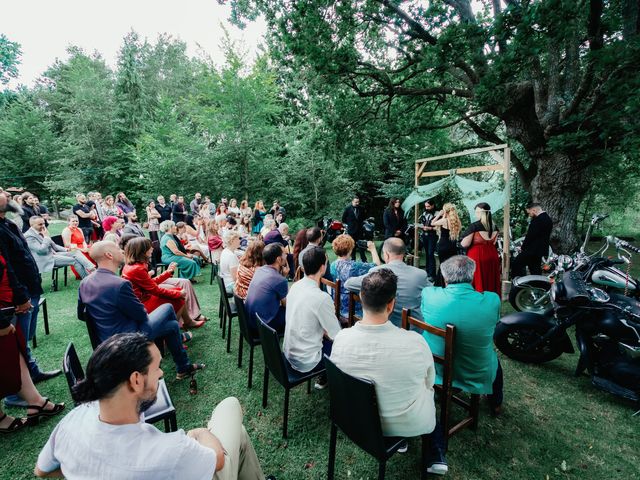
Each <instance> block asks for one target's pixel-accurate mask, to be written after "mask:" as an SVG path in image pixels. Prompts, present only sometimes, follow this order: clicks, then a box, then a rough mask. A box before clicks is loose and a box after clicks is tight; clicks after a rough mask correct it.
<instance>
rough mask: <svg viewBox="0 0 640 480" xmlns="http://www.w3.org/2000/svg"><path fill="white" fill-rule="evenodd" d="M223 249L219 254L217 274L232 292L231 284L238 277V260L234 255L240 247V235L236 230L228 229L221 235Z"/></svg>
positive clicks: (232, 284) (233, 283)
mask: <svg viewBox="0 0 640 480" xmlns="http://www.w3.org/2000/svg"><path fill="white" fill-rule="evenodd" d="M222 242H223V244H224V250H222V254H221V255H220V271H219V275H220V277H222V279H223V280H224V283H225V287H226V289H227V292H228V293H231V292H233V286H234V285H235V282H236V279H237V278H238V266H239V265H240V260H239V259H238V256H237V255H236V253H235V252H236V250H237V249H238V248H240V235H238V232H234V231H229V232H226V233H225V235H224V236H223V237H222Z"/></svg>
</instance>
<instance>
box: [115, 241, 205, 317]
mask: <svg viewBox="0 0 640 480" xmlns="http://www.w3.org/2000/svg"><path fill="white" fill-rule="evenodd" d="M152 255H153V245H152V244H151V240H149V239H148V238H141V237H136V238H133V239H131V240H129V241H128V242H127V245H126V247H125V249H124V258H125V263H126V265H125V266H124V269H123V270H122V278H124V279H126V280H129V281H130V282H131V285H132V287H133V293H134V294H135V296H136V297H138V299H140V301H141V302H142V303H143V305H144V308H145V310H146V311H147V313H151V312H153V311H154V310H155V309H156V308H158V307H159V306H160V305H164V304H166V303H170V304H171V306H172V307H173V310H174V311H175V312H176V316H177V317H178V318H179V319H181V320H182V322H181V323H182V324H183V325H184V326H185V327H186V328H199V327H201V326H202V325H204V321H199V322H196V321H194V320H195V319H192V318H190V317H189V308H188V307H187V306H186V302H187V293H186V292H185V291H183V290H182V289H180V287H176V286H173V285H168V284H167V285H163V284H164V281H165V280H167V279H169V278H171V277H172V276H173V272H175V270H176V268H177V264H176V263H172V264H170V265H169V267H168V268H167V270H166V271H165V272H164V273H162V274H160V275H158V276H157V277H154V278H151V275H149V264H150V262H151V257H152Z"/></svg>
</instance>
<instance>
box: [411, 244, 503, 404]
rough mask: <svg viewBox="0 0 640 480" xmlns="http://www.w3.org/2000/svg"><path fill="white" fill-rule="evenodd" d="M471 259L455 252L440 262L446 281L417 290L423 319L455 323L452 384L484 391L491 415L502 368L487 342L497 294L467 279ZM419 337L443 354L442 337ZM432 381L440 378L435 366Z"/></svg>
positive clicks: (495, 314)
mask: <svg viewBox="0 0 640 480" xmlns="http://www.w3.org/2000/svg"><path fill="white" fill-rule="evenodd" d="M475 268H476V264H475V262H474V261H473V260H472V259H471V258H469V257H467V256H465V255H456V256H454V257H451V258H450V259H449V260H447V261H446V262H444V263H443V264H442V265H440V269H441V271H442V276H443V277H444V281H445V284H446V287H445V288H442V287H428V288H425V289H424V290H423V291H422V316H423V318H424V320H425V322H427V323H429V324H431V325H433V326H435V327H438V328H445V326H446V325H447V324H448V323H450V324H451V325H453V326H454V327H456V339H455V354H456V356H455V360H454V362H453V386H454V387H455V388H460V389H461V390H464V391H465V392H469V393H477V394H487V395H488V400H489V406H490V407H491V411H492V413H493V414H494V415H497V414H500V413H501V412H502V368H501V366H500V362H499V361H498V356H497V355H496V351H495V349H494V348H493V333H494V330H495V328H496V324H497V323H498V321H499V320H500V297H499V296H498V294H496V293H494V292H484V293H480V292H477V291H476V290H475V289H474V288H473V285H472V282H473V274H474V272H475ZM424 338H425V339H426V340H427V342H428V343H429V346H430V347H431V350H432V351H433V353H435V354H437V355H443V354H444V341H443V339H442V338H441V337H436V336H434V335H431V334H429V333H427V332H425V333H424ZM436 372H437V374H438V376H437V379H436V382H437V383H442V377H441V373H442V372H441V371H440V369H439V366H436Z"/></svg>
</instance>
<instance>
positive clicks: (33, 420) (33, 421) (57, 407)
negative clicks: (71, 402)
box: [27, 398, 64, 425]
mask: <svg viewBox="0 0 640 480" xmlns="http://www.w3.org/2000/svg"><path fill="white" fill-rule="evenodd" d="M47 403H51V405H53V408H52V409H51V410H45V409H44V407H46V406H47ZM29 408H30V409H32V410H37V412H36V413H27V423H28V424H29V425H37V424H38V423H39V422H40V418H46V417H54V416H55V415H58V414H59V413H60V412H62V411H63V410H64V403H53V402H50V401H49V399H48V398H45V399H44V403H43V404H42V406H41V407H39V406H37V405H27V409H29Z"/></svg>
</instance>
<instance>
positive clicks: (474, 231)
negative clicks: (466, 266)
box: [460, 202, 501, 295]
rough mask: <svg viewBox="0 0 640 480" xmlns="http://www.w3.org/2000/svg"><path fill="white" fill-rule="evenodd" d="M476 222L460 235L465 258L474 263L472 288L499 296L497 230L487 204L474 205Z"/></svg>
mask: <svg viewBox="0 0 640 480" xmlns="http://www.w3.org/2000/svg"><path fill="white" fill-rule="evenodd" d="M475 215H476V218H477V221H476V222H473V223H472V224H471V225H470V226H469V228H467V230H466V231H465V232H464V233H463V234H462V240H461V241H460V243H461V245H462V246H463V247H464V248H466V249H467V256H468V257H469V258H471V259H473V260H474V261H475V262H476V269H475V273H474V275H473V287H474V288H475V289H476V290H477V291H479V292H485V291H489V292H495V293H496V294H498V295H500V292H501V288H500V256H499V255H498V249H497V248H496V241H497V240H498V229H497V227H496V226H495V225H494V224H493V220H492V218H491V207H490V206H489V204H488V203H484V202H482V203H479V204H478V205H476V209H475Z"/></svg>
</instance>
